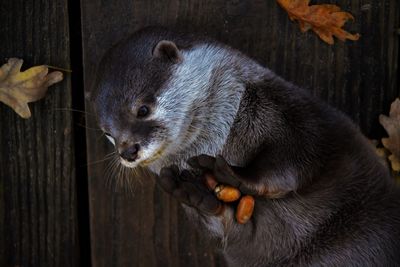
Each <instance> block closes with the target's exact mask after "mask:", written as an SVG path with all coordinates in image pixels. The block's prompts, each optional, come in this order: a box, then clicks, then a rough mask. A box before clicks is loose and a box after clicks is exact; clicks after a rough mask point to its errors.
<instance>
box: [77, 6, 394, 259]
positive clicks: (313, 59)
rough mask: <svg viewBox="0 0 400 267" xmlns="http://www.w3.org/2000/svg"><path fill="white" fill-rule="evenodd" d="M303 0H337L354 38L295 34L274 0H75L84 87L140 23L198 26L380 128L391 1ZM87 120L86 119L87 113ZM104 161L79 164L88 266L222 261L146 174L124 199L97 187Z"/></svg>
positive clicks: (95, 148) (375, 130) (96, 140)
mask: <svg viewBox="0 0 400 267" xmlns="http://www.w3.org/2000/svg"><path fill="white" fill-rule="evenodd" d="M312 2H313V3H322V2H324V3H327V2H330V3H337V4H339V5H340V6H341V7H342V8H343V9H345V10H348V11H350V12H351V13H352V14H354V16H355V17H356V21H355V23H351V24H349V25H348V29H350V31H353V32H359V33H361V34H362V38H361V39H360V41H359V42H355V43H353V42H347V43H341V42H337V43H336V44H335V45H334V46H328V45H326V44H325V43H322V42H321V41H320V40H319V39H318V38H317V37H316V36H315V35H313V34H311V33H307V34H301V33H300V31H299V29H298V26H297V25H295V24H294V23H292V22H290V21H289V19H288V17H287V15H286V13H285V12H284V11H283V10H282V9H281V8H280V7H278V5H277V4H276V3H275V1H265V0H262V1H261V0H251V1H250V0H246V1H239V0H212V1H211V0H205V1H186V0H167V1H155V0H116V1H105V0H85V1H82V4H81V6H82V26H83V52H84V53H83V54H84V73H85V87H86V90H89V88H90V83H91V81H92V80H93V77H94V71H95V66H96V64H97V63H98V62H99V59H100V58H101V56H102V54H103V53H104V52H105V51H106V50H107V49H108V48H109V47H110V46H112V45H113V44H115V43H116V42H117V41H118V40H119V39H121V38H124V37H126V36H127V35H129V34H130V33H132V32H134V31H135V30H137V29H139V28H141V27H143V26H147V25H164V26H169V27H171V28H174V29H176V28H179V29H184V30H191V31H200V32H204V33H207V34H208V35H210V36H212V37H215V38H217V39H219V40H221V41H223V42H226V43H228V44H230V45H232V46H233V47H236V48H238V49H240V50H242V51H244V52H246V53H247V54H249V55H250V56H252V57H254V58H256V59H257V60H259V61H260V62H261V63H263V64H265V65H266V66H268V67H269V68H271V69H272V70H274V71H275V72H277V73H278V74H279V75H281V76H283V77H284V78H286V79H288V80H290V81H293V82H294V83H296V84H299V85H301V86H304V87H306V88H308V89H309V90H311V91H312V92H313V93H314V94H315V95H317V96H319V97H321V98H323V99H325V100H326V101H327V102H329V103H330V104H332V105H334V106H336V107H338V108H339V109H341V110H343V111H344V112H346V113H347V114H348V115H349V116H350V117H352V118H353V120H354V121H355V122H356V123H358V124H359V125H360V127H361V129H362V130H363V132H364V133H365V134H366V135H368V136H370V137H378V136H380V135H382V134H383V131H382V128H381V127H380V126H379V125H378V120H377V118H378V114H380V113H382V112H387V111H388V107H389V103H390V102H391V101H393V100H394V99H395V97H396V96H398V95H399V87H398V84H397V81H398V80H397V75H398V41H399V40H398V36H397V35H396V32H395V28H396V27H397V26H399V10H400V5H399V2H398V1H397V0H383V1H372V0H353V1H350V0H339V1H326V0H325V1H312ZM88 111H89V112H90V107H88ZM88 126H89V127H91V128H95V127H96V124H95V122H94V121H93V119H90V118H89V117H88ZM87 142H88V160H89V162H96V161H98V160H101V159H103V158H104V156H105V155H106V154H107V153H109V152H111V151H112V147H111V146H110V145H108V144H107V143H106V141H104V138H101V133H100V132H98V131H96V130H88V131H87ZM107 168H108V167H107V163H106V162H101V163H99V164H94V165H89V167H88V171H89V198H90V218H91V221H90V223H91V245H92V261H93V264H94V266H223V265H224V262H223V260H222V259H221V257H219V256H218V255H217V254H215V253H213V251H214V249H213V248H212V246H211V245H210V244H208V243H206V241H205V240H204V239H202V238H201V233H198V232H196V231H195V229H193V228H192V227H191V226H190V225H189V224H188V223H187V220H186V218H185V216H184V214H183V213H182V210H181V209H180V207H179V205H177V203H176V202H175V200H173V199H170V198H169V197H168V196H167V195H166V194H164V193H163V192H161V191H160V190H159V189H158V188H157V187H154V183H153V181H152V179H151V178H150V177H143V179H141V180H142V182H141V184H140V183H139V182H137V189H136V193H135V196H134V197H131V198H130V197H127V196H126V195H124V194H123V193H122V192H119V191H118V190H117V191H116V192H114V191H113V190H110V189H107V187H105V186H104V184H105V178H104V173H105V172H106V169H107Z"/></svg>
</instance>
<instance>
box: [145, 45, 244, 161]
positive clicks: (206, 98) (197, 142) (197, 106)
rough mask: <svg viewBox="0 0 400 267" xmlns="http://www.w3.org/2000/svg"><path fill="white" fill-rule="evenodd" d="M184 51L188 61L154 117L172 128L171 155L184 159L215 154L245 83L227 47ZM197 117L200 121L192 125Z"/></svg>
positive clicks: (179, 67) (164, 93)
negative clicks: (233, 64) (241, 80)
mask: <svg viewBox="0 0 400 267" xmlns="http://www.w3.org/2000/svg"><path fill="white" fill-rule="evenodd" d="M181 52H182V57H183V61H182V62H181V63H180V64H177V65H176V66H175V68H174V69H173V74H172V76H171V78H170V79H169V81H168V82H167V83H166V85H165V87H166V88H164V89H163V90H162V93H161V94H160V95H159V96H158V97H157V107H156V109H155V111H154V113H153V116H152V118H153V119H156V120H159V121H163V122H164V123H165V125H166V127H169V129H168V130H169V137H170V138H171V140H172V141H173V144H172V145H171V146H170V148H169V150H168V153H167V154H170V155H174V156H175V158H176V157H180V158H182V159H184V158H185V157H186V158H187V157H189V156H194V155H198V154H201V153H205V154H209V155H216V154H217V153H219V152H220V151H221V150H222V148H223V145H224V144H225V141H226V139H227V137H228V135H229V132H230V128H231V126H232V124H233V121H234V119H235V117H236V113H237V110H238V108H239V104H240V100H241V96H242V93H243V91H244V86H243V85H242V84H241V83H239V82H238V81H237V77H236V75H235V74H234V73H233V72H234V71H235V69H234V68H233V67H232V66H230V63H231V59H232V58H231V54H230V53H229V52H228V51H226V50H225V49H224V48H221V47H217V46H214V45H209V44H204V45H200V46H198V47H195V48H193V49H192V50H190V51H181ZM223 69H225V71H223ZM221 70H222V72H221V74H220V75H215V72H216V71H221ZM210 95H212V97H211V96H210ZM192 116H193V117H192ZM192 119H195V120H196V122H197V123H198V124H197V125H195V126H193V125H191V123H192ZM188 153H189V154H188ZM178 154H179V156H178ZM175 161H176V160H175ZM164 162H168V160H164ZM175 163H177V162H175Z"/></svg>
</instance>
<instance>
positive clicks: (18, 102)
mask: <svg viewBox="0 0 400 267" xmlns="http://www.w3.org/2000/svg"><path fill="white" fill-rule="evenodd" d="M22 63H23V60H22V59H18V58H10V59H9V60H8V62H7V63H6V64H4V65H3V66H1V68H0V101H1V102H3V103H4V104H6V105H8V106H9V107H11V108H12V109H13V110H14V111H15V112H16V113H17V114H18V115H20V116H21V117H22V118H24V119H27V118H29V117H30V116H31V112H30V110H29V106H28V103H30V102H34V101H37V100H39V99H41V98H43V97H44V96H45V94H46V91H47V88H48V87H49V86H51V85H53V84H55V83H57V82H59V81H61V80H62V79H63V74H62V72H59V71H54V72H51V73H48V71H49V69H48V67H47V66H35V67H32V68H30V69H28V70H26V71H24V72H21V66H22Z"/></svg>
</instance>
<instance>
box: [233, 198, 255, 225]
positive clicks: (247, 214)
mask: <svg viewBox="0 0 400 267" xmlns="http://www.w3.org/2000/svg"><path fill="white" fill-rule="evenodd" d="M253 211H254V198H253V197H252V196H249V195H247V196H244V197H242V198H241V199H240V201H239V205H238V206H237V209H236V220H237V222H238V223H240V224H245V223H247V222H248V221H249V220H250V218H251V216H252V215H253Z"/></svg>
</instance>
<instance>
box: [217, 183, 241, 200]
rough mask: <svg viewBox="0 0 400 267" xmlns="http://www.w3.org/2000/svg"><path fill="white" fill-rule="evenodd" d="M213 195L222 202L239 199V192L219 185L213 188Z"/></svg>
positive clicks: (227, 186) (230, 187)
mask: <svg viewBox="0 0 400 267" xmlns="http://www.w3.org/2000/svg"><path fill="white" fill-rule="evenodd" d="M214 193H215V195H216V196H217V198H218V199H219V200H222V201H223V202H233V201H236V200H238V199H239V198H240V195H241V194H240V191H239V190H238V189H236V188H234V187H232V186H229V185H223V184H219V185H217V186H216V187H215V188H214Z"/></svg>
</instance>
